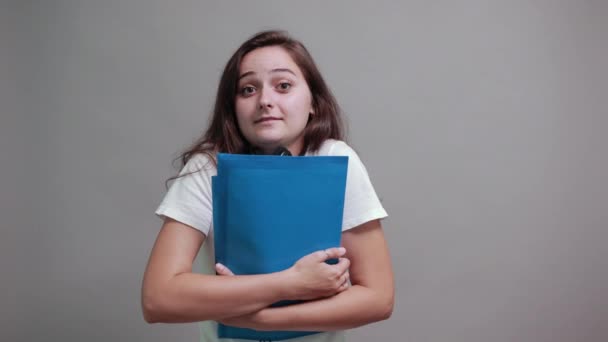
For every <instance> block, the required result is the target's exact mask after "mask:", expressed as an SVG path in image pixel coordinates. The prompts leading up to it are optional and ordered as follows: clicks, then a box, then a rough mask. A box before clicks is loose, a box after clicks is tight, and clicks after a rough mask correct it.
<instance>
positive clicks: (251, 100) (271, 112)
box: [236, 46, 313, 155]
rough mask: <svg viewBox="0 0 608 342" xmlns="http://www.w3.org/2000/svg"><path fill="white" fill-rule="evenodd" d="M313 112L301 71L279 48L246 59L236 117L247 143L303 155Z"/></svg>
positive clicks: (254, 52)
mask: <svg viewBox="0 0 608 342" xmlns="http://www.w3.org/2000/svg"><path fill="white" fill-rule="evenodd" d="M309 113H313V108H312V95H311V93H310V89H309V88H308V84H307V83H306V80H305V79H304V76H303V75H302V72H301V70H300V68H299V67H298V66H297V65H296V63H295V62H294V61H293V60H292V59H291V56H289V54H288V53H287V51H285V50H284V49H283V48H281V47H279V46H268V47H263V48H258V49H255V50H253V51H251V52H249V53H248V54H246V55H245V56H244V57H243V60H242V61H241V66H240V69H239V81H238V88H237V94H236V118H237V121H238V125H239V128H240V130H241V132H242V133H243V135H244V136H245V138H246V139H247V141H249V143H250V144H252V145H253V146H256V147H258V148H261V149H262V150H263V151H264V152H265V153H271V152H272V151H274V149H275V148H276V147H278V146H285V147H287V148H288V149H289V150H290V152H291V153H292V154H294V155H296V154H297V153H299V152H300V150H301V149H302V145H303V140H304V128H305V127H306V123H307V122H308V116H309Z"/></svg>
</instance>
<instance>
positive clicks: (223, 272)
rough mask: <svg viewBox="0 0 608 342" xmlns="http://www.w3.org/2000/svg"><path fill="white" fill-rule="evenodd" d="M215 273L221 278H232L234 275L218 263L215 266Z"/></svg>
mask: <svg viewBox="0 0 608 342" xmlns="http://www.w3.org/2000/svg"><path fill="white" fill-rule="evenodd" d="M215 271H216V272H217V274H218V275H221V276H233V275H234V273H232V271H231V270H230V269H229V268H228V267H226V266H224V265H222V264H220V263H219V262H218V263H217V264H215Z"/></svg>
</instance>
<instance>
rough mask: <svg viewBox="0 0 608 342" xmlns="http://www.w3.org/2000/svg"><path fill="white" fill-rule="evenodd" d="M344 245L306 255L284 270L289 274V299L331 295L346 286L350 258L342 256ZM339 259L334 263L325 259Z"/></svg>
mask: <svg viewBox="0 0 608 342" xmlns="http://www.w3.org/2000/svg"><path fill="white" fill-rule="evenodd" d="M344 254H346V249H345V248H344V247H339V248H330V249H326V250H323V251H317V252H314V253H312V254H309V255H306V256H304V257H302V258H301V259H300V260H298V261H297V262H296V263H295V264H294V265H293V266H292V267H291V268H289V269H287V270H286V273H287V274H288V275H289V276H288V279H290V281H288V282H287V283H288V284H290V290H291V291H290V292H291V293H292V295H291V298H290V299H299V300H312V299H319V298H325V297H331V296H333V295H335V294H338V293H340V292H342V291H344V290H346V289H347V288H348V285H349V273H348V267H349V266H350V260H348V259H346V258H342V256H343V255H344ZM329 259H339V261H338V263H337V264H335V265H329V264H327V263H325V261H327V260H329Z"/></svg>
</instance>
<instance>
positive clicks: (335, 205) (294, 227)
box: [212, 154, 348, 341]
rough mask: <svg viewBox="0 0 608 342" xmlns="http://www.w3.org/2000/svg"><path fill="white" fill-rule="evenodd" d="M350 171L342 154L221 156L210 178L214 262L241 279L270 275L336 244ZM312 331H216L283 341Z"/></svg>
mask: <svg viewBox="0 0 608 342" xmlns="http://www.w3.org/2000/svg"><path fill="white" fill-rule="evenodd" d="M347 167H348V157H345V156H314V157H313V156H303V157H284V156H271V155H237V154H218V165H217V169H218V172H217V176H214V177H213V178H212V192H213V225H214V238H215V258H216V262H220V263H222V264H224V265H226V266H227V267H228V268H230V269H231V270H232V271H233V272H234V274H236V275H247V274H266V273H272V272H277V271H282V270H285V269H287V268H289V267H291V266H292V265H293V264H294V263H295V262H296V261H297V260H299V259H300V258H301V257H303V256H305V255H307V254H310V253H312V252H315V251H318V250H323V249H326V248H330V247H337V246H339V245H340V238H341V230H342V214H343V210H344V194H345V189H346V173H347ZM293 303H294V302H293V301H282V302H279V303H275V304H273V306H281V305H290V304H293ZM314 333H317V332H310V331H306V332H304V331H302V332H300V331H256V330H252V329H244V328H238V327H231V326H227V325H224V324H219V325H218V336H219V337H220V338H240V339H251V340H272V341H279V340H284V339H288V338H294V337H299V336H304V335H310V334H314Z"/></svg>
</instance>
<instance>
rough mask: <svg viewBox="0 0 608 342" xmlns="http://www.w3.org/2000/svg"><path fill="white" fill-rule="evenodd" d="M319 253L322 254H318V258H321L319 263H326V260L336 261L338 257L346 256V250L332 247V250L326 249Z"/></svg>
mask: <svg viewBox="0 0 608 342" xmlns="http://www.w3.org/2000/svg"><path fill="white" fill-rule="evenodd" d="M321 252H323V253H319V254H318V255H319V256H320V257H322V259H321V260H320V261H326V260H328V259H338V258H339V257H341V256H343V255H344V254H346V248H344V247H334V248H328V249H326V250H324V251H321Z"/></svg>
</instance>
